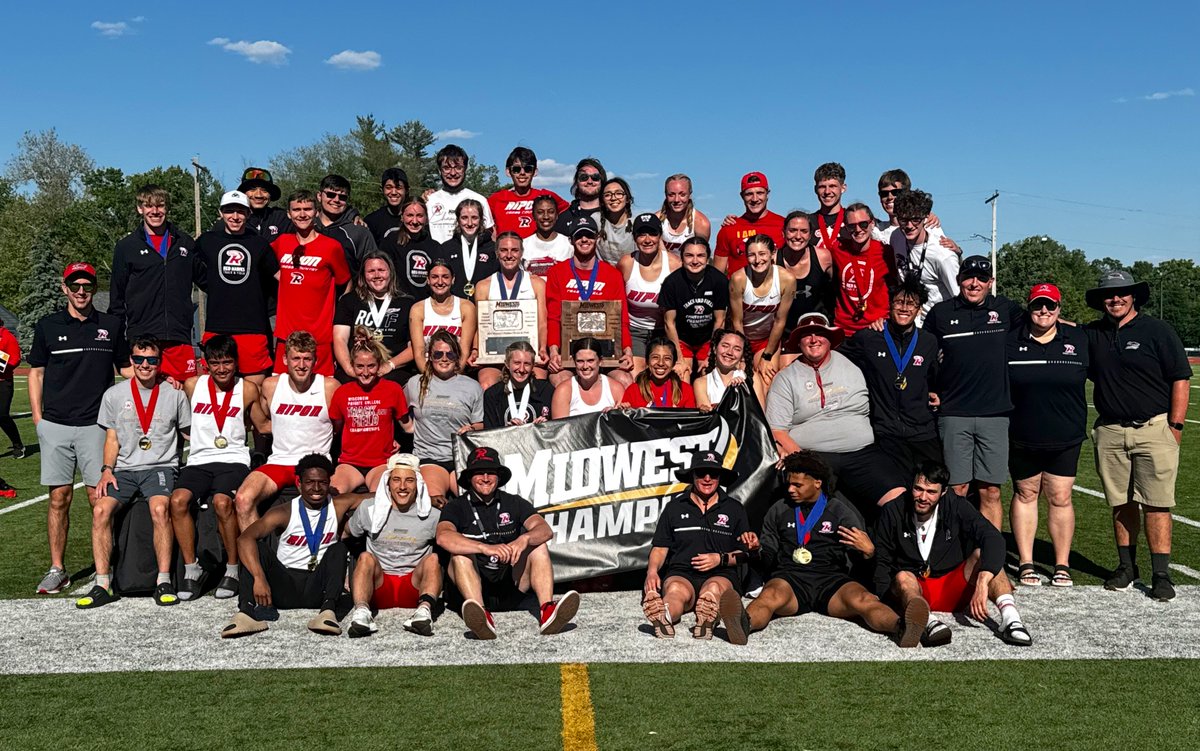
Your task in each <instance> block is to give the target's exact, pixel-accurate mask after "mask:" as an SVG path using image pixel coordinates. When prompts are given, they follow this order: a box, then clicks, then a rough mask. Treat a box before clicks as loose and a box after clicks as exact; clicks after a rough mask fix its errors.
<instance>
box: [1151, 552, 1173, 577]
mask: <svg viewBox="0 0 1200 751" xmlns="http://www.w3.org/2000/svg"><path fill="white" fill-rule="evenodd" d="M1170 565H1171V554H1170V553H1151V554H1150V568H1151V569H1152V570H1153V571H1154V575H1155V576H1167V575H1168V574H1170V572H1169V571H1168V570H1167V568H1168V567H1169V566H1170Z"/></svg>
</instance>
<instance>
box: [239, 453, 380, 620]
mask: <svg viewBox="0 0 1200 751" xmlns="http://www.w3.org/2000/svg"><path fill="white" fill-rule="evenodd" d="M296 477H297V478H298V479H299V483H300V495H299V496H297V497H296V498H295V499H293V500H292V502H291V503H289V504H287V505H286V506H284V505H280V506H275V507H273V508H272V509H271V510H269V511H267V513H265V514H263V515H262V516H261V517H260V518H259V519H258V520H257V521H255V522H254V523H253V524H251V525H250V526H249V527H247V528H246V530H245V531H244V532H242V533H241V534H240V535H238V555H239V557H240V559H241V563H242V570H241V574H240V576H239V577H238V586H239V588H240V592H239V600H238V612H237V613H236V614H235V615H234V616H233V620H231V621H230V622H229V624H228V625H227V626H225V628H223V629H222V630H221V636H222V637H223V638H227V639H228V638H232V637H235V636H248V635H249V634H256V633H258V632H260V631H266V630H267V624H266V623H265V621H268V620H275V619H276V618H277V617H278V614H277V613H276V612H275V611H276V609H280V610H288V609H301V608H313V609H316V610H317V611H318V612H317V615H316V616H314V617H313V619H312V620H310V621H309V622H308V629H309V630H310V631H312V632H314V633H317V634H327V635H329V636H338V635H339V634H341V633H342V628H341V626H339V625H338V620H337V616H336V615H335V614H334V609H335V607H336V603H337V600H338V597H340V596H341V594H342V586H343V584H344V583H345V580H346V546H345V545H344V544H343V543H342V542H341V532H342V523H341V521H342V519H343V518H345V516H346V513H347V511H349V510H350V509H351V508H352V507H353V505H354V504H356V503H357V502H358V500H359V497H358V496H345V495H344V496H339V497H338V498H337V499H336V500H335V499H334V498H332V497H331V496H330V495H329V482H330V479H331V478H332V477H333V462H331V461H329V458H328V457H326V456H324V455H323V454H308V455H306V456H304V457H302V458H301V459H300V461H299V462H297V464H296ZM276 533H278V534H279V547H278V549H277V550H276V551H275V552H274V553H273V554H272V552H271V549H270V545H269V543H268V541H269V538H270V536H271V535H272V534H276Z"/></svg>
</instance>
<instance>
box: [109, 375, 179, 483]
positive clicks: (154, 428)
mask: <svg viewBox="0 0 1200 751" xmlns="http://www.w3.org/2000/svg"><path fill="white" fill-rule="evenodd" d="M135 383H137V381H136V380H128V381H122V382H121V383H118V384H116V385H114V386H110V387H109V388H108V390H107V391H105V392H104V397H103V398H102V399H101V400H100V414H99V416H98V417H97V418H96V422H97V423H98V424H99V425H100V427H102V428H104V429H105V430H108V429H109V428H111V429H113V430H115V431H117V442H118V443H119V444H120V446H121V448H120V451H118V452H117V469H148V468H151V467H175V466H178V465H179V441H178V440H177V437H178V432H179V431H186V430H187V429H188V428H189V427H191V424H192V408H191V405H190V404H188V400H187V395H186V394H184V392H183V389H176V388H172V387H171V386H170V385H169V384H166V383H164V384H161V385H160V386H159V387H158V401H157V402H156V403H155V405H154V414H153V416H152V417H151V418H150V432H148V433H146V434H145V435H146V436H147V437H148V438H149V439H150V448H149V449H146V450H143V449H141V448H139V446H138V442H139V441H141V439H142V435H143V434H142V424H141V422H139V421H138V414H137V406H136V405H135V404H134V403H133V389H132V387H131V386H130V384H135ZM137 388H138V393H139V394H141V397H142V406H143V407H145V408H146V409H149V408H150V393H151V392H150V389H144V388H142V387H141V386H138V387H137Z"/></svg>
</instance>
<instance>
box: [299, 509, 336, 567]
mask: <svg viewBox="0 0 1200 751" xmlns="http://www.w3.org/2000/svg"><path fill="white" fill-rule="evenodd" d="M296 503H299V504H300V521H301V522H302V523H303V524H304V542H305V544H307V545H308V552H309V555H311V556H312V557H313V558H314V559H315V558H316V557H317V552H318V551H319V550H320V549H321V539H322V538H323V537H324V536H325V517H326V515H327V514H328V513H329V499H328V498H326V499H325V505H323V506H321V515H320V516H319V517H318V518H317V530H316V531H315V532H314V531H313V528H312V523H311V522H310V521H309V520H308V509H307V508H306V507H305V505H304V501H303V500H299V499H297V500H296Z"/></svg>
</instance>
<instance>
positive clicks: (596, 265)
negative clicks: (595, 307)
mask: <svg viewBox="0 0 1200 751" xmlns="http://www.w3.org/2000/svg"><path fill="white" fill-rule="evenodd" d="M570 264H571V276H573V277H575V289H576V290H577V291H578V292H579V299H580V300H583V301H584V302H587V301H588V300H590V299H592V294H593V293H594V292H595V291H596V277H597V276H599V275H600V259H598V258H593V259H592V274H591V276H589V277H588V283H587V286H586V287H585V286H584V285H583V280H582V279H580V278H579V272H578V271H576V270H575V259H574V258H572V259H571V261H570Z"/></svg>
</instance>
